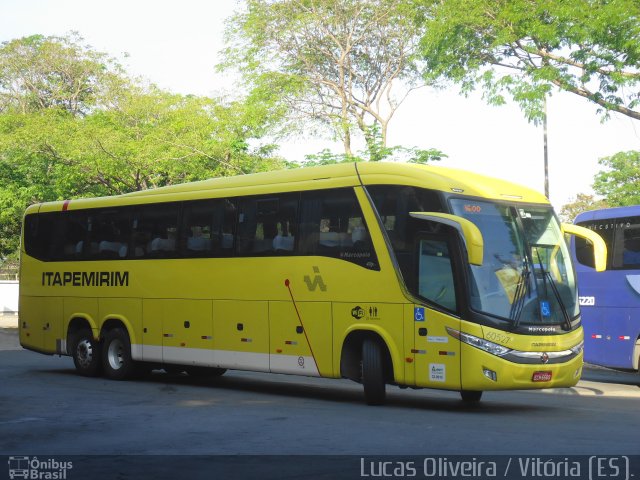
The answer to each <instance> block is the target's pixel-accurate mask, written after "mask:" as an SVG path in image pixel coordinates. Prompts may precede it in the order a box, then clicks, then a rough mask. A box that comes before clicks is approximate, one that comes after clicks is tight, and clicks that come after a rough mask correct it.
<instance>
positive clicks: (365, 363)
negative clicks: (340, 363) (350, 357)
mask: <svg viewBox="0 0 640 480" xmlns="http://www.w3.org/2000/svg"><path fill="white" fill-rule="evenodd" d="M385 383H386V382H385V372H384V363H383V359H382V348H381V347H380V343H379V342H377V341H375V340H373V339H370V338H365V339H364V342H362V386H363V387H364V398H365V400H366V402H367V404H368V405H383V404H384V400H385V397H386V390H385V387H386V385H385Z"/></svg>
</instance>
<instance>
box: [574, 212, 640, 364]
mask: <svg viewBox="0 0 640 480" xmlns="http://www.w3.org/2000/svg"><path fill="white" fill-rule="evenodd" d="M574 223H575V224H576V225H579V226H581V227H586V228H588V229H590V230H593V231H594V232H597V233H599V234H600V236H601V237H602V238H603V239H604V241H605V243H606V245H607V251H608V253H607V267H606V270H605V271H603V272H596V270H595V268H594V264H593V255H592V250H591V247H590V245H588V243H587V242H586V241H585V240H583V239H581V238H577V237H576V238H574V239H572V250H573V253H574V255H575V259H576V260H577V261H576V262H575V266H576V267H575V268H576V273H577V275H578V289H579V300H580V306H581V311H582V325H583V328H584V341H585V345H584V354H585V357H584V359H585V362H588V363H593V364H595V365H602V366H605V367H610V368H616V369H624V370H638V362H639V361H640V205H637V206H633V207H618V208H606V209H601V210H593V211H590V212H585V213H581V214H580V215H578V216H577V217H576V219H575V221H574Z"/></svg>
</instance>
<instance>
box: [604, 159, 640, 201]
mask: <svg viewBox="0 0 640 480" xmlns="http://www.w3.org/2000/svg"><path fill="white" fill-rule="evenodd" d="M598 163H599V164H600V165H602V166H603V167H604V170H602V171H600V172H599V173H598V174H597V175H596V177H595V180H594V183H593V189H594V191H595V192H596V193H597V194H599V195H602V196H603V197H604V198H605V199H606V201H607V203H608V204H609V206H612V207H622V206H627V205H640V188H639V186H640V152H638V151H630V152H619V153H616V154H615V155H612V156H611V157H604V158H601V159H600V160H598Z"/></svg>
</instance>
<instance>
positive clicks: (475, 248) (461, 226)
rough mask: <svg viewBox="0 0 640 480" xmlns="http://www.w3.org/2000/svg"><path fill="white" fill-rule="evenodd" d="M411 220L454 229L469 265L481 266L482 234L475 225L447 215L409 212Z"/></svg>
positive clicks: (463, 219)
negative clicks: (462, 243) (433, 223)
mask: <svg viewBox="0 0 640 480" xmlns="http://www.w3.org/2000/svg"><path fill="white" fill-rule="evenodd" d="M409 215H411V216H412V217H413V218H417V219H418V220H428V221H429V222H437V223H442V224H444V225H447V226H449V227H453V228H455V229H456V230H457V231H458V233H460V236H461V237H462V239H463V240H464V244H465V248H466V249H467V255H468V256H469V263H471V264H472V265H482V257H483V255H484V240H483V238H482V232H480V229H479V228H478V227H476V225H475V224H474V223H473V222H471V221H470V220H467V219H466V218H462V217H459V216H457V215H451V214H449V213H439V212H410V213H409Z"/></svg>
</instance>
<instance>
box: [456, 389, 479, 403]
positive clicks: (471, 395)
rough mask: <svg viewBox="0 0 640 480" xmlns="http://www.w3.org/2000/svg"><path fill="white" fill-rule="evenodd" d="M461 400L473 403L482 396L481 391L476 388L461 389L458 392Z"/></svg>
mask: <svg viewBox="0 0 640 480" xmlns="http://www.w3.org/2000/svg"><path fill="white" fill-rule="evenodd" d="M460 396H461V397H462V401H463V402H465V403H469V404H473V403H478V402H479V401H480V399H481V398H482V391H478V390H462V391H461V392H460Z"/></svg>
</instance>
